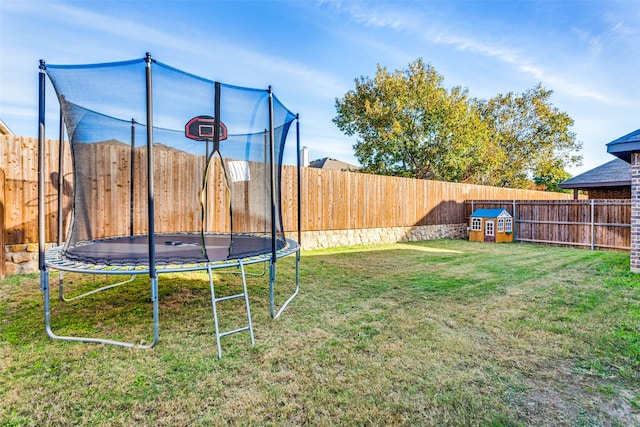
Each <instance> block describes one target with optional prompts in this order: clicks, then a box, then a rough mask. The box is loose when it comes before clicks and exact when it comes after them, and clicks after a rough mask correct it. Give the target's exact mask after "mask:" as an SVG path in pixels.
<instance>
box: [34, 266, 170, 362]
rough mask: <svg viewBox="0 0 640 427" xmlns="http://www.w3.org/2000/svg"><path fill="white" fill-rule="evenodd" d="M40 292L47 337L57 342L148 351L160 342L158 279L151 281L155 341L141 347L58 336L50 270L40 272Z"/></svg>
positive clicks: (132, 344)
mask: <svg viewBox="0 0 640 427" xmlns="http://www.w3.org/2000/svg"><path fill="white" fill-rule="evenodd" d="M40 290H41V291H42V292H43V294H44V324H45V330H46V332H47V335H48V336H49V337H50V338H52V339H55V340H61V341H76V342H91V343H97V344H111V345H117V346H121V347H130V348H142V349H148V348H152V347H154V346H155V345H156V344H157V343H158V340H159V335H160V332H159V330H160V329H159V320H158V319H159V310H158V278H157V277H156V278H153V279H151V299H152V301H153V341H152V342H151V343H150V344H147V345H139V344H134V343H130V342H124V341H116V340H110V339H105V338H93V337H74V336H65V335H57V334H55V333H54V332H53V330H52V329H51V295H50V283H49V270H48V269H46V268H45V269H44V270H40Z"/></svg>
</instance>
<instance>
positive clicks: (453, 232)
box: [302, 223, 468, 250]
mask: <svg viewBox="0 0 640 427" xmlns="http://www.w3.org/2000/svg"><path fill="white" fill-rule="evenodd" d="M467 227H468V224H466V223H463V224H444V225H421V226H414V227H388V228H362V229H357V230H323V231H304V232H302V249H304V250H312V249H321V248H331V247H336V246H352V245H374V244H379V243H396V242H416V241H420V240H433V239H443V238H450V239H465V238H467Z"/></svg>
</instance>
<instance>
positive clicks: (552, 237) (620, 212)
mask: <svg viewBox="0 0 640 427" xmlns="http://www.w3.org/2000/svg"><path fill="white" fill-rule="evenodd" d="M478 208H486V209H491V208H504V209H507V210H508V211H509V212H510V213H511V214H512V215H513V217H514V221H515V235H514V239H515V240H516V241H520V242H531V243H542V244H552V245H568V246H576V247H589V248H591V249H592V250H594V249H614V250H622V251H628V250H630V249H631V200H627V199H609V200H594V199H591V200H554V201H548V200H511V201H506V200H482V201H480V200H469V201H467V202H466V203H465V215H466V216H467V218H469V217H470V216H471V214H472V212H473V211H475V210H476V209H478Z"/></svg>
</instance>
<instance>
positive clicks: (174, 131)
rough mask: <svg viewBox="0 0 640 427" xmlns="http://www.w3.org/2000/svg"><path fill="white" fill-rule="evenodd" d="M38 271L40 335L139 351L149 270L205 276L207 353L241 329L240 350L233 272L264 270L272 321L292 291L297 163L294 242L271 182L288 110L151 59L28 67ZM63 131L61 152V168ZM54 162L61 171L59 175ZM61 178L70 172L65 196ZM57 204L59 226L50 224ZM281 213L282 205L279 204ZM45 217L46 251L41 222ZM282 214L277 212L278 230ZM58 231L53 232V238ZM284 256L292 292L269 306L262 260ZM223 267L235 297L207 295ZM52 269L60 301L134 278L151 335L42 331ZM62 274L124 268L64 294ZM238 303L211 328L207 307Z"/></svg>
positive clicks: (291, 118)
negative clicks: (98, 283) (50, 137)
mask: <svg viewBox="0 0 640 427" xmlns="http://www.w3.org/2000/svg"><path fill="white" fill-rule="evenodd" d="M39 75H40V89H39V92H40V99H39V118H40V119H39V121H40V127H39V132H38V135H39V163H38V172H39V182H38V186H39V191H38V202H39V203H38V205H39V224H38V225H39V236H38V237H39V267H40V284H41V290H42V292H43V294H44V302H45V307H44V311H45V313H44V317H45V330H46V332H47V334H48V335H49V336H50V337H51V338H53V339H59V340H69V341H83V342H96V343H102V344H113V345H119V346H125V347H139V348H151V347H154V346H155V345H156V344H157V343H158V341H159V304H158V300H159V298H158V275H159V274H163V273H175V272H186V271H199V270H200V271H205V272H206V273H207V274H208V280H209V285H210V291H211V303H212V311H213V318H214V319H213V320H214V328H215V334H216V343H217V352H218V357H222V349H221V343H220V338H221V337H224V336H226V335H230V334H235V333H238V332H244V331H247V332H248V333H249V335H250V339H251V343H252V345H253V344H254V335H253V325H252V321H251V311H250V306H249V296H248V291H247V281H246V276H247V275H249V273H248V272H246V271H245V267H246V266H247V265H250V264H256V263H264V264H265V269H264V272H265V273H266V270H267V267H266V266H267V265H268V267H269V268H268V269H269V275H268V281H269V299H270V314H271V317H272V318H277V317H278V316H280V314H281V313H282V312H283V310H284V309H285V308H286V307H287V306H288V305H289V303H290V302H291V301H292V300H293V299H294V298H295V296H296V295H297V294H298V292H299V275H298V269H299V261H300V245H299V243H298V242H299V241H300V198H299V194H300V159H299V155H298V156H296V157H297V159H298V161H297V165H296V169H297V188H296V190H297V200H296V201H295V202H297V206H296V207H297V218H296V219H297V223H296V224H295V229H296V230H297V241H296V240H294V239H292V238H287V237H286V236H285V232H284V230H285V228H284V222H283V216H282V200H281V199H282V197H281V182H280V181H281V177H282V162H283V156H284V147H285V143H286V141H287V137H288V134H289V129H290V127H291V125H292V124H293V123H294V122H295V124H296V126H295V130H296V132H295V133H296V135H295V136H296V149H297V152H298V153H299V151H300V136H299V135H300V134H299V120H298V116H297V115H295V114H293V113H292V112H291V111H289V110H288V109H287V108H286V107H285V106H284V105H283V104H282V103H281V102H280V101H279V100H278V99H277V98H276V97H275V95H274V94H273V93H272V91H271V88H270V87H269V88H268V89H252V88H244V87H239V86H232V85H226V84H223V83H220V82H215V81H211V80H208V79H205V78H202V77H199V76H195V75H192V74H189V73H186V72H184V71H180V70H178V69H176V68H173V67H170V66H168V65H165V64H162V63H160V62H158V61H156V60H155V59H152V58H151V55H150V54H147V55H146V56H145V57H144V58H142V59H139V60H132V61H124V62H117V63H106V64H89V65H49V64H46V63H45V62H44V61H42V60H41V61H40V74H39ZM47 77H48V79H49V81H50V82H51V85H52V86H53V88H54V91H55V93H56V96H57V100H58V103H59V106H60V127H59V142H60V145H59V148H58V158H59V163H58V171H57V173H56V174H52V175H51V176H54V175H55V176H57V177H58V182H57V183H56V185H55V187H56V190H57V192H56V196H57V201H58V204H57V212H50V211H48V209H51V207H50V206H51V204H47V203H46V200H47V191H49V187H48V186H47V185H46V183H45V180H44V177H45V176H46V175H47V173H48V172H50V169H51V166H50V165H47V163H46V162H45V158H46V157H47V152H46V148H45V147H46V145H47V144H46V143H45V125H46V120H45V113H46V110H47V108H46V99H45V93H46V86H47ZM65 130H66V133H67V135H68V140H69V144H68V146H69V153H70V158H71V160H72V164H71V167H70V170H71V171H70V172H69V173H66V174H65V170H69V167H68V166H65V164H64V159H65V156H66V154H67V153H66V152H65V144H64V141H65ZM65 168H66V169H65ZM67 180H71V181H72V184H71V187H72V190H71V191H67V192H69V193H70V194H66V192H65V188H67V187H69V185H68V182H67ZM65 203H70V205H71V220H70V222H69V224H66V226H65V224H64V212H63V211H64V206H65ZM289 211H291V209H289ZM52 216H57V245H56V246H55V247H54V248H52V249H49V250H46V249H45V242H47V241H48V240H47V239H48V238H49V240H51V237H50V236H51V235H52V234H53V233H51V230H50V228H51V227H49V228H47V224H49V223H51V222H52V220H51V217H52ZM292 223H293V222H292V221H291V220H290V219H289V230H291V229H292V227H291V224H292ZM63 236H64V238H63ZM290 255H294V256H295V270H296V271H295V284H293V288H294V290H293V292H292V293H291V295H290V296H288V298H287V299H286V301H284V302H283V303H282V304H281V305H280V307H279V308H277V307H276V302H275V284H276V262H277V260H278V259H279V258H282V257H286V256H290ZM228 268H234V270H233V272H237V273H238V274H240V275H241V277H242V288H243V290H242V292H241V293H238V294H234V295H226V296H217V295H216V292H215V283H214V278H213V271H214V270H217V269H228ZM53 270H55V271H58V272H59V297H60V299H61V300H62V301H71V300H73V299H78V298H81V297H84V296H86V295H89V294H94V293H97V292H102V291H105V290H107V289H111V288H113V287H116V286H120V285H125V284H127V283H129V282H130V281H132V280H133V279H134V278H135V277H136V276H139V275H148V277H149V283H150V297H151V301H152V304H153V319H152V320H153V338H152V341H151V342H150V343H148V344H134V343H132V342H127V341H119V340H112V339H109V338H104V337H87V336H68V335H64V336H63V335H58V334H56V333H55V332H53V330H52V327H51V303H50V298H51V297H50V287H51V285H50V272H51V271H53ZM63 272H73V273H80V274H103V275H131V279H130V280H126V281H122V282H119V283H115V284H112V285H108V286H103V287H99V288H96V289H93V290H91V291H89V292H87V293H85V294H83V295H79V296H77V297H74V298H65V297H64V292H63V288H64V280H63ZM232 299H239V300H241V301H243V302H244V308H245V311H246V315H247V326H246V327H242V328H239V329H235V330H231V331H221V330H220V326H219V322H218V313H217V311H218V310H217V304H218V303H220V302H222V301H227V300H232Z"/></svg>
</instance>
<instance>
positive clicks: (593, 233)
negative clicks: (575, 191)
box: [591, 199, 596, 251]
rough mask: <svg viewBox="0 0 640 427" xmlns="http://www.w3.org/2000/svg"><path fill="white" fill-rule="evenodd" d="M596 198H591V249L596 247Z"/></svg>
mask: <svg viewBox="0 0 640 427" xmlns="http://www.w3.org/2000/svg"><path fill="white" fill-rule="evenodd" d="M595 210H596V209H595V199H591V250H592V251H593V250H595V249H596V226H595V222H596V221H595V220H596V218H595Z"/></svg>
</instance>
